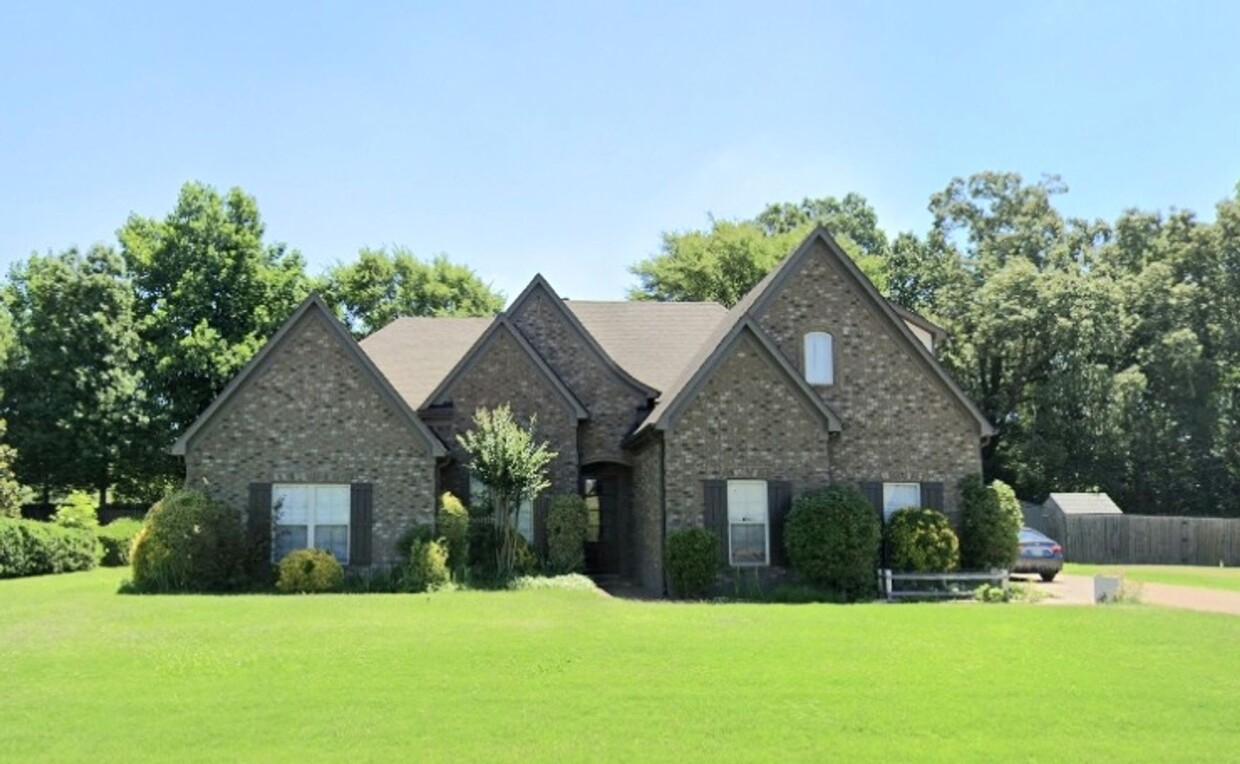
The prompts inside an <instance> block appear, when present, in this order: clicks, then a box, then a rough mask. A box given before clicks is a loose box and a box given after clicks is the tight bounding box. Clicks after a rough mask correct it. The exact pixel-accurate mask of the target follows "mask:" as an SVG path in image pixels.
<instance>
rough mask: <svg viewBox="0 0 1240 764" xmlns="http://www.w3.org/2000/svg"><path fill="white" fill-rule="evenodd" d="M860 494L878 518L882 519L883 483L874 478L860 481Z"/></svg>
mask: <svg viewBox="0 0 1240 764" xmlns="http://www.w3.org/2000/svg"><path fill="white" fill-rule="evenodd" d="M861 495H862V496H864V497H865V500H866V501H867V502H869V504H870V506H871V507H873V508H874V513H875V514H876V515H878V519H879V520H882V519H883V484H882V483H881V482H879V481H876V480H863V481H861Z"/></svg>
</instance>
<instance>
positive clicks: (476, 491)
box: [469, 475, 534, 545]
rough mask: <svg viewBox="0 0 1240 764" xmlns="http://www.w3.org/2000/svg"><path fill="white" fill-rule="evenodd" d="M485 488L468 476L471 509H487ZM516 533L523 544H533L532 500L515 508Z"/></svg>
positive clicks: (527, 500) (476, 479) (471, 476)
mask: <svg viewBox="0 0 1240 764" xmlns="http://www.w3.org/2000/svg"><path fill="white" fill-rule="evenodd" d="M486 493H487V487H486V486H485V485H483V484H482V483H480V482H479V481H478V478H476V477H474V476H473V475H470V476H469V503H470V507H471V508H472V509H483V508H484V506H485V508H489V505H488V504H486V498H485V497H486ZM517 533H519V534H520V535H521V538H523V539H525V543H527V544H530V545H533V543H534V500H533V499H526V500H525V501H523V502H521V506H520V507H518V508H517Z"/></svg>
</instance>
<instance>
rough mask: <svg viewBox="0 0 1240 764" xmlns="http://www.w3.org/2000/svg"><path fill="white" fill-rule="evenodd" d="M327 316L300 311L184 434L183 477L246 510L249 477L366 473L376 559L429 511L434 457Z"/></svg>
mask: <svg viewBox="0 0 1240 764" xmlns="http://www.w3.org/2000/svg"><path fill="white" fill-rule="evenodd" d="M324 320H327V319H325V317H323V316H321V315H319V314H318V313H317V312H316V311H313V310H311V311H308V312H307V313H306V314H304V315H303V316H302V317H301V319H300V320H299V321H298V323H297V324H296V325H295V326H293V327H292V328H291V329H290V331H289V332H288V333H287V334H286V335H285V337H284V339H283V341H282V343H281V345H280V346H279V347H277V348H275V350H274V351H273V353H272V354H270V355H269V356H268V357H267V359H266V361H265V367H264V368H260V369H258V370H257V372H256V374H255V375H253V376H251V377H250V379H249V380H248V383H247V384H246V385H245V386H244V387H243V388H241V389H239V390H238V391H237V392H236V393H235V394H234V395H233V396H232V398H231V399H230V400H229V402H228V404H227V405H226V406H225V408H224V409H222V410H221V411H219V412H218V413H217V414H216V416H215V417H214V418H213V419H212V420H211V421H210V422H209V423H208V424H207V426H206V427H205V428H204V429H203V430H202V431H200V432H199V433H198V434H197V435H196V436H195V437H194V439H193V440H192V441H191V442H190V443H189V444H188V447H187V449H186V455H185V464H186V484H187V486H188V487H190V488H204V489H206V490H207V492H208V493H211V494H212V495H214V496H216V497H218V498H220V499H222V500H224V501H226V502H228V503H229V504H230V505H231V506H234V507H237V508H238V510H239V511H244V509H245V507H246V503H247V501H248V491H249V484H250V483H255V482H262V483H266V482H271V483H282V482H288V483H354V482H369V483H373V484H374V529H373V534H374V535H373V542H372V548H373V562H374V563H375V564H377V565H383V564H388V563H392V562H395V561H396V553H395V544H396V539H397V538H398V537H399V536H400V535H401V534H402V533H404V532H405V531H406V530H407V529H409V528H410V527H412V526H413V525H414V524H415V523H430V522H431V521H432V519H433V515H434V507H435V460H434V457H433V456H431V454H430V450H429V448H428V446H427V444H426V442H425V440H423V439H422V438H421V437H420V436H419V435H418V434H417V433H415V432H414V431H412V430H411V429H410V427H409V424H408V423H407V422H406V421H405V420H404V419H403V417H402V416H401V415H399V414H397V412H395V411H394V410H392V408H391V407H390V406H389V404H388V401H387V399H386V398H385V397H383V396H382V395H381V394H380V392H379V390H378V389H377V388H376V387H375V385H374V381H373V379H372V378H371V377H369V376H368V375H367V374H366V373H365V372H364V371H363V370H362V369H361V368H360V367H359V366H358V365H357V364H356V363H354V360H353V358H352V357H351V356H350V355H349V353H348V352H347V351H346V349H345V348H344V347H343V346H342V345H341V344H340V340H339V338H338V337H336V336H334V335H333V334H331V333H330V331H329V329H328V327H327V326H326V325H325V324H324V323H323V322H324Z"/></svg>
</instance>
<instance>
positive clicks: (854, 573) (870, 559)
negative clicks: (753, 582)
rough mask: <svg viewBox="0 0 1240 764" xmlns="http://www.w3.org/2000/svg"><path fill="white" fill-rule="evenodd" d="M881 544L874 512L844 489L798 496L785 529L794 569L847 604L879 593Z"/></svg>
mask: <svg viewBox="0 0 1240 764" xmlns="http://www.w3.org/2000/svg"><path fill="white" fill-rule="evenodd" d="M881 541H882V526H881V525H880V523H879V521H878V516H877V515H876V514H875V511H874V509H873V508H871V507H870V505H869V503H868V502H867V501H866V500H865V497H863V496H862V495H861V494H860V493H858V492H857V491H855V490H853V489H851V488H846V487H844V486H832V487H830V488H826V489H823V490H820V491H814V492H813V493H807V494H805V495H804V496H799V497H797V499H796V500H795V501H794V502H793V503H792V511H791V512H789V513H788V520H787V522H786V523H785V525H784V547H785V549H786V550H787V552H788V559H789V561H790V562H791V563H792V567H793V569H794V570H796V571H797V573H799V574H800V575H801V577H802V578H804V579H805V580H806V581H809V582H810V583H812V584H816V585H818V586H822V587H825V588H827V589H830V590H832V591H835V592H838V593H839V594H840V595H841V596H842V597H844V598H845V599H847V600H858V599H868V598H870V597H873V596H874V595H875V594H876V589H877V579H876V572H877V570H878V557H879V555H878V553H879V544H880V542H881Z"/></svg>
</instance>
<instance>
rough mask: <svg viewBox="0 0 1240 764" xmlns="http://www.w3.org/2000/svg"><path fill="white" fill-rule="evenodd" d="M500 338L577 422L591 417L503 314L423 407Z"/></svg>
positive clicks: (442, 391) (463, 357) (448, 387)
mask: <svg viewBox="0 0 1240 764" xmlns="http://www.w3.org/2000/svg"><path fill="white" fill-rule="evenodd" d="M501 335H502V336H508V337H511V338H512V339H513V341H514V342H516V344H517V347H518V348H519V349H520V350H521V352H522V353H523V354H524V355H525V356H526V357H527V358H528V359H529V360H530V362H531V363H532V364H533V365H534V367H535V368H536V369H537V370H538V371H539V373H540V374H542V376H543V377H545V378H546V380H547V381H548V382H550V383H551V386H552V387H553V388H554V389H555V391H556V392H557V393H559V395H560V397H561V398H562V399H563V400H564V402H565V403H567V404H568V405H569V407H570V408H572V409H573V413H574V414H575V415H576V416H577V418H578V419H588V418H589V417H590V412H589V411H587V410H586V407H585V406H584V405H582V403H581V400H580V399H578V398H577V396H576V395H574V394H573V391H572V390H569V389H568V386H567V385H565V384H564V381H563V380H561V379H560V377H559V376H558V375H557V374H556V373H555V372H554V371H552V370H551V367H550V366H548V365H547V362H546V361H544V360H543V357H542V356H540V355H539V354H538V351H536V350H535V349H534V348H533V347H532V346H531V345H530V343H529V341H528V340H526V339H525V337H524V336H523V335H522V334H521V332H520V331H518V330H517V328H516V327H515V326H513V325H512V322H511V321H509V320H508V318H507V316H503V315H501V316H500V317H499V318H497V319H495V321H494V322H492V324H491V326H490V328H488V329H487V330H486V331H485V332H483V333H482V335H481V336H480V337H478V339H477V340H476V341H475V342H474V344H473V345H472V346H471V347H470V349H469V351H468V352H466V353H465V355H464V356H462V357H461V360H459V361H458V362H457V363H456V365H455V366H454V367H453V368H452V370H451V371H450V372H448V374H447V376H445V377H444V378H443V381H442V382H440V383H439V386H438V387H436V388H435V389H434V390H432V391H431V393H430V395H428V396H426V402H425V404H424V406H430V405H432V404H433V403H434V402H435V401H436V400H437V399H438V398H439V397H440V396H442V395H443V394H444V393H446V392H448V391H449V390H451V389H452V386H453V385H454V384H456V381H457V380H458V379H459V378H460V377H461V376H462V375H463V374H465V373H466V372H467V371H468V370H469V369H470V368H471V367H473V365H474V364H475V363H476V362H477V361H478V359H479V358H481V357H482V355H483V354H484V353H485V352H486V349H487V346H488V345H490V344H491V342H493V341H494V339H495V338H496V337H498V336H501Z"/></svg>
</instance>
